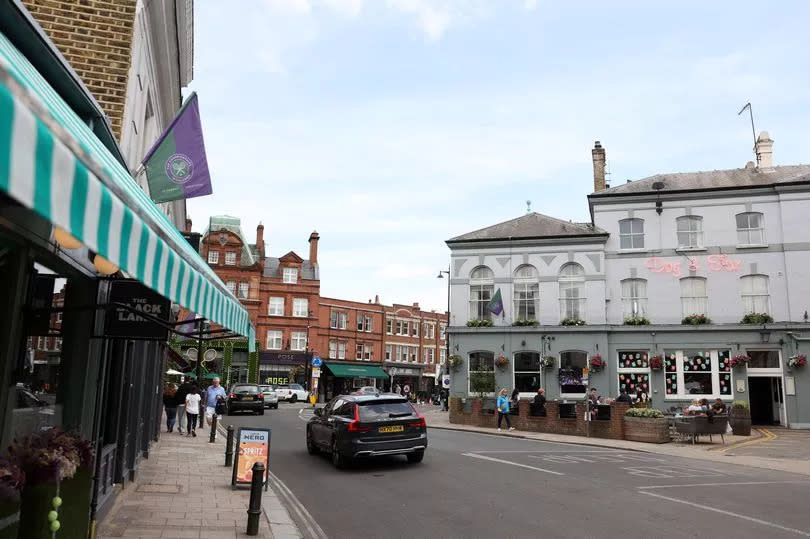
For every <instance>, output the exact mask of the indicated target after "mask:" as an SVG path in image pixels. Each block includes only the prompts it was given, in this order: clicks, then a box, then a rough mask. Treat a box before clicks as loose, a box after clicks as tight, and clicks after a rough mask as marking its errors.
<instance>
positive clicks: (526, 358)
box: [514, 352, 541, 393]
mask: <svg viewBox="0 0 810 539" xmlns="http://www.w3.org/2000/svg"><path fill="white" fill-rule="evenodd" d="M540 380H541V377H540V354H538V353H537V352H517V353H515V384H514V387H515V388H517V390H518V391H520V392H521V393H537V390H538V389H540Z"/></svg>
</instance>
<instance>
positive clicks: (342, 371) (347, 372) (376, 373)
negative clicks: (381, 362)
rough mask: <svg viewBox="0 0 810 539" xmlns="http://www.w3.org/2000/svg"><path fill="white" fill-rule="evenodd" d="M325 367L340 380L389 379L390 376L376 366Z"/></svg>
mask: <svg viewBox="0 0 810 539" xmlns="http://www.w3.org/2000/svg"><path fill="white" fill-rule="evenodd" d="M324 366H325V367H326V368H327V369H329V371H330V372H331V373H332V374H334V375H335V376H337V377H338V378H381V379H388V374H387V373H386V372H385V371H384V370H382V369H381V368H379V367H375V366H374V365H346V364H342V363H324Z"/></svg>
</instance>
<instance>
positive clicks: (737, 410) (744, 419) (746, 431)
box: [728, 400, 751, 436]
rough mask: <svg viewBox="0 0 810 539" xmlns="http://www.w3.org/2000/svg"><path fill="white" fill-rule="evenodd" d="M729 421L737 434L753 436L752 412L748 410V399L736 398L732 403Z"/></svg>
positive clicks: (732, 429) (732, 430)
mask: <svg viewBox="0 0 810 539" xmlns="http://www.w3.org/2000/svg"><path fill="white" fill-rule="evenodd" d="M728 423H729V425H731V432H732V433H733V434H735V435H736V436H751V412H750V411H749V410H748V401H744V400H736V401H734V402H732V403H731V411H730V412H729V414H728Z"/></svg>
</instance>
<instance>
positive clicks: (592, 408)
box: [588, 387, 599, 419]
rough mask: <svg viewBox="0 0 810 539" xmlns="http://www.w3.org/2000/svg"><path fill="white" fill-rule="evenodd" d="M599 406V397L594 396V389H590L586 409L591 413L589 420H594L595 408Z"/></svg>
mask: <svg viewBox="0 0 810 539" xmlns="http://www.w3.org/2000/svg"><path fill="white" fill-rule="evenodd" d="M598 404H599V395H597V394H596V388H595V387H592V388H591V392H590V393H589V394H588V405H589V406H588V408H589V409H590V411H591V419H594V418H596V413H597V408H596V406H597V405H598Z"/></svg>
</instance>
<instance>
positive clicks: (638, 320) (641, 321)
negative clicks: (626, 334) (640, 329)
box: [624, 316, 650, 326]
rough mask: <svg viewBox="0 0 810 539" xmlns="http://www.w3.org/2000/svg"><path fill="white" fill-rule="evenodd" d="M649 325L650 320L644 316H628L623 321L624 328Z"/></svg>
mask: <svg viewBox="0 0 810 539" xmlns="http://www.w3.org/2000/svg"><path fill="white" fill-rule="evenodd" d="M649 324H650V319H649V318H647V317H646V316H629V317H627V318H625V319H624V325H625V326H647V325H649Z"/></svg>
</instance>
